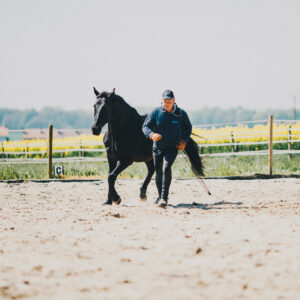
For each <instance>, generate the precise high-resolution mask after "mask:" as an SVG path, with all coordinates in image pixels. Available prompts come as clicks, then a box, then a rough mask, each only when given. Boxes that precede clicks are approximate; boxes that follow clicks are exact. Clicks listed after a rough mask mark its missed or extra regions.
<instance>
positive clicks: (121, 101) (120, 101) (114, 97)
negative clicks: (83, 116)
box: [101, 92, 140, 116]
mask: <svg viewBox="0 0 300 300" xmlns="http://www.w3.org/2000/svg"><path fill="white" fill-rule="evenodd" d="M109 94H110V93H108V92H102V93H101V95H106V96H108V95H109ZM111 98H112V100H113V101H114V102H117V103H118V104H120V105H122V106H124V107H125V108H127V109H128V110H129V111H131V112H134V113H136V115H137V116H140V114H139V113H138V112H137V110H136V109H135V108H134V107H132V106H131V105H129V104H128V103H127V102H126V101H125V100H124V99H123V98H122V97H121V96H119V95H117V94H113V95H112V96H111Z"/></svg>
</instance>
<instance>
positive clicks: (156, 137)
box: [150, 132, 162, 142]
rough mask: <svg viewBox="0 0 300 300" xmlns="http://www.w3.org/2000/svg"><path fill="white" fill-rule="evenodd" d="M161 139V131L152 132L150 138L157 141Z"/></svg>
mask: <svg viewBox="0 0 300 300" xmlns="http://www.w3.org/2000/svg"><path fill="white" fill-rule="evenodd" d="M161 139H162V136H161V135H160V134H159V133H155V132H152V133H151V134H150V140H153V141H154V142H157V141H159V140H161Z"/></svg>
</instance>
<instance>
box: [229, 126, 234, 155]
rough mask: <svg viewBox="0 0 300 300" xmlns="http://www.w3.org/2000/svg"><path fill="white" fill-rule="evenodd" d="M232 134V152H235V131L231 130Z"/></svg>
mask: <svg viewBox="0 0 300 300" xmlns="http://www.w3.org/2000/svg"><path fill="white" fill-rule="evenodd" d="M230 136H231V144H232V152H235V146H234V145H233V144H234V136H233V131H231V133H230Z"/></svg>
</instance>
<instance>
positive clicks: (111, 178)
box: [108, 159, 132, 204]
mask: <svg viewBox="0 0 300 300" xmlns="http://www.w3.org/2000/svg"><path fill="white" fill-rule="evenodd" d="M131 164H132V160H131V159H125V160H121V161H119V162H118V165H117V167H116V168H115V169H114V170H113V171H112V172H111V173H109V175H108V189H109V190H108V195H109V197H110V199H111V200H112V201H113V203H115V204H120V203H121V197H120V196H119V195H118V193H117V191H116V189H115V182H116V179H117V177H118V175H119V174H120V173H121V172H122V171H124V170H125V169H126V168H127V167H128V166H130V165H131Z"/></svg>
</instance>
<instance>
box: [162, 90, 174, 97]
mask: <svg viewBox="0 0 300 300" xmlns="http://www.w3.org/2000/svg"><path fill="white" fill-rule="evenodd" d="M162 98H163V99H173V98H174V94H173V92H172V91H171V90H165V91H164V92H163V94H162Z"/></svg>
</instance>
